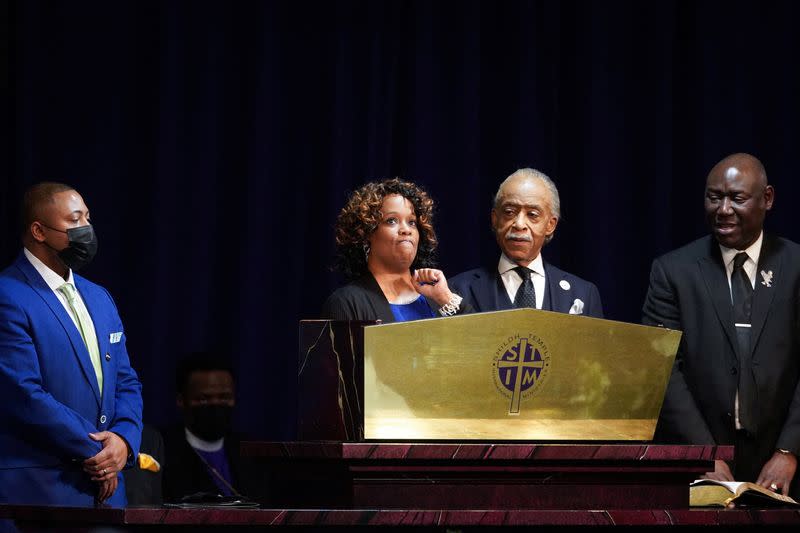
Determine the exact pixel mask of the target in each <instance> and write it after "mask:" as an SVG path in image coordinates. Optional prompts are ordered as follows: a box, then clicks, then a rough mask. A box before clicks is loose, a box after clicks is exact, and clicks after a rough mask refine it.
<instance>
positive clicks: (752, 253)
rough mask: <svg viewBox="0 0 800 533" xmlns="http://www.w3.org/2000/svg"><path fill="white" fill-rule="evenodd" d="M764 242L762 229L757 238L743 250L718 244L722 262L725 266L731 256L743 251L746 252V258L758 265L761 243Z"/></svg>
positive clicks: (728, 263)
mask: <svg viewBox="0 0 800 533" xmlns="http://www.w3.org/2000/svg"><path fill="white" fill-rule="evenodd" d="M763 242H764V231H763V230H762V231H761V233H760V234H759V235H758V239H756V241H755V242H754V243H753V244H751V245H750V246H748V247H747V249H745V250H737V249H736V248H726V247H725V246H722V245H721V244H720V245H719V250H720V252H722V263H723V264H724V265H725V266H726V267H727V266H728V265H730V264H731V262H732V261H733V258H734V257H736V254H738V253H740V252H742V251H744V252H745V253H747V257H748V259H751V260H752V261H753V263H755V264H756V265H758V258H759V257H760V256H761V244H762V243H763Z"/></svg>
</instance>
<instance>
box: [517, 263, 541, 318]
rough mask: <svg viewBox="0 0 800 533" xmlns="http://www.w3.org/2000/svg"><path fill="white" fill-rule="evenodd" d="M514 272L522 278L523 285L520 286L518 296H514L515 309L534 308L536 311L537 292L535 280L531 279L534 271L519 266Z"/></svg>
mask: <svg viewBox="0 0 800 533" xmlns="http://www.w3.org/2000/svg"><path fill="white" fill-rule="evenodd" d="M514 270H515V271H516V273H517V274H519V277H521V278H522V285H520V286H519V289H517V294H516V296H514V307H517V308H520V307H532V308H533V309H536V290H535V289H534V288H533V280H532V279H531V273H533V270H531V269H530V268H525V267H523V266H518V267H516V268H514Z"/></svg>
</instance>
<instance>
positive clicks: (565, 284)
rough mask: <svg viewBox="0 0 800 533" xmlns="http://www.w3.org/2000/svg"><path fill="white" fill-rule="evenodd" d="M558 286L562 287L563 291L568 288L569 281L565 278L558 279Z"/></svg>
mask: <svg viewBox="0 0 800 533" xmlns="http://www.w3.org/2000/svg"><path fill="white" fill-rule="evenodd" d="M558 286H559V287H561V288H562V289H564V290H565V291H568V290H569V288H570V284H569V281H567V280H565V279H562V280H561V281H559V282H558Z"/></svg>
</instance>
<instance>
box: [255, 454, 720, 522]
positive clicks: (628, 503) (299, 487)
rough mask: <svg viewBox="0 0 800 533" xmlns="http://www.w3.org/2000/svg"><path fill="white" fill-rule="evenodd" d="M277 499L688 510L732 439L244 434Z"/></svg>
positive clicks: (403, 505) (391, 505) (311, 503)
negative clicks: (634, 441)
mask: <svg viewBox="0 0 800 533" xmlns="http://www.w3.org/2000/svg"><path fill="white" fill-rule="evenodd" d="M242 454H243V455H244V456H247V457H250V458H251V459H252V460H254V461H256V462H257V463H258V464H260V465H261V467H263V468H264V469H266V472H267V479H270V480H271V483H273V484H276V485H277V486H278V487H279V490H277V491H275V490H273V491H271V492H272V493H273V495H274V497H275V501H273V502H271V504H272V505H274V506H279V507H285V508H328V509H365V508H375V509H443V510H446V509H496V510H506V509H515V510H525V509H538V510H541V509H576V510H577V509H686V508H688V506H689V483H690V482H691V481H693V480H695V479H697V478H698V477H700V475H702V474H703V473H704V472H707V471H709V470H713V461H714V460H715V459H723V460H730V459H731V458H732V457H733V448H732V447H729V446H660V445H659V446H656V445H574V444H565V445H537V444H473V443H470V444H452V443H447V444H443V443H425V444H422V443H364V442H359V443H348V442H245V443H242Z"/></svg>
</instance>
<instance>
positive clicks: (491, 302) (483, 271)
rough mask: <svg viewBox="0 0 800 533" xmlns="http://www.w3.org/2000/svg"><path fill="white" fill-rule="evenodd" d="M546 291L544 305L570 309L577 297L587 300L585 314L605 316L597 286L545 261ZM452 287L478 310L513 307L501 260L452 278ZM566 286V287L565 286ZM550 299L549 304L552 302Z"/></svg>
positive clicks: (548, 307) (548, 308) (549, 308)
mask: <svg viewBox="0 0 800 533" xmlns="http://www.w3.org/2000/svg"><path fill="white" fill-rule="evenodd" d="M543 264H544V272H545V294H544V302H545V305H544V308H545V309H546V310H548V311H558V312H560V313H568V312H569V311H570V309H571V308H572V307H573V305H575V302H576V300H580V301H581V302H583V312H582V314H584V315H586V316H593V317H595V318H603V303H602V302H601V301H600V292H599V291H598V290H597V287H596V286H595V285H594V284H593V283H590V282H588V281H586V280H584V279H581V278H579V277H578V276H574V275H572V274H569V273H567V272H564V271H563V270H561V269H559V268H556V267H555V266H553V265H551V264H550V263H548V262H546V261H545V262H544V263H543ZM448 284H449V286H450V290H452V291H453V292H455V293H457V294H459V295H461V297H462V298H464V301H465V302H466V303H467V304H468V305H469V306H470V307H472V309H473V310H474V311H475V312H485V311H502V310H505V309H513V308H514V304H513V302H512V301H511V300H510V299H509V298H508V292H507V291H506V288H505V285H503V280H502V279H501V278H500V273H499V272H498V271H497V264H495V265H494V266H491V267H486V268H476V269H474V270H468V271H466V272H462V273H461V274H459V275H457V276H455V277H453V278H452V279H451V280H448ZM565 287H566V288H565ZM548 302H549V305H548Z"/></svg>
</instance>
